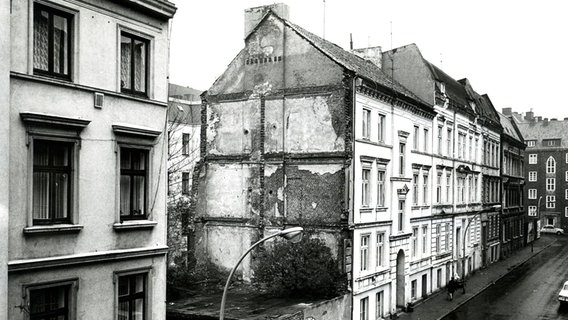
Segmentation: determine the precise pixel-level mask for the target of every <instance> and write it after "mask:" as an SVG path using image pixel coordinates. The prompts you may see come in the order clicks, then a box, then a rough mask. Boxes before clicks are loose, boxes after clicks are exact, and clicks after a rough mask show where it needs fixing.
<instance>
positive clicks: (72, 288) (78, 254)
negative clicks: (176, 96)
mask: <svg viewBox="0 0 568 320" xmlns="http://www.w3.org/2000/svg"><path fill="white" fill-rule="evenodd" d="M0 6H1V7H0V77H2V80H1V81H0V106H1V108H2V116H1V117H0V122H1V123H0V130H1V131H2V132H1V134H0V150H1V152H0V262H1V263H0V297H1V298H0V319H164V317H165V303H164V301H165V293H166V288H165V278H166V256H167V251H168V248H167V245H166V230H167V221H166V197H167V194H166V190H167V188H166V184H167V170H166V161H165V160H166V152H167V132H165V130H166V128H167V123H166V115H167V109H168V67H169V64H168V57H169V43H168V42H169V38H170V19H172V17H173V16H174V13H175V11H176V7H175V6H174V5H173V4H172V3H171V2H168V1H166V0H125V1H107V0H104V1H102V0H82V1H75V0H13V1H0Z"/></svg>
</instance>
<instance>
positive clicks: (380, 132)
mask: <svg viewBox="0 0 568 320" xmlns="http://www.w3.org/2000/svg"><path fill="white" fill-rule="evenodd" d="M377 129H378V131H377V132H378V138H379V141H380V142H384V141H385V115H383V114H379V123H378V128H377Z"/></svg>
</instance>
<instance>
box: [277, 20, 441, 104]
mask: <svg viewBox="0 0 568 320" xmlns="http://www.w3.org/2000/svg"><path fill="white" fill-rule="evenodd" d="M270 12H271V13H272V14H274V15H275V16H277V17H278V18H279V19H281V20H282V21H283V22H284V23H285V24H286V25H287V26H289V27H290V28H292V29H293V30H294V31H296V32H297V33H298V34H299V35H300V36H301V37H303V38H304V39H306V40H307V41H308V42H310V43H311V44H312V45H313V46H314V47H316V48H317V49H319V50H320V51H322V52H323V53H324V54H325V55H327V56H328V57H329V58H330V59H332V60H333V61H335V62H336V63H338V64H339V65H341V66H343V67H344V68H346V69H348V70H350V71H352V72H354V73H355V74H357V75H358V76H360V77H362V78H365V79H368V80H370V81H373V82H375V83H377V84H379V85H381V86H383V87H384V88H386V89H391V90H393V91H395V92H396V93H398V94H400V95H402V96H404V97H406V98H410V99H411V100H413V101H414V102H418V103H419V104H422V105H423V106H426V107H428V108H430V109H431V110H433V108H432V107H431V106H430V105H428V103H426V102H424V101H423V100H421V99H420V98H419V97H418V96H416V95H415V94H414V93H412V92H411V91H410V90H408V89H407V88H405V87H404V86H403V85H401V84H400V83H398V82H396V81H394V80H393V79H392V78H391V77H390V76H389V75H387V74H386V73H385V72H384V71H383V70H382V69H381V68H380V67H379V66H377V65H375V64H374V63H372V62H370V61H368V60H366V59H363V58H361V57H359V56H357V55H356V54H353V53H351V52H348V51H346V50H344V49H343V48H341V47H340V46H338V45H336V44H334V43H332V42H329V41H327V40H325V39H322V38H321V37H319V36H317V35H315V34H313V33H311V32H309V31H307V30H306V29H304V28H302V27H300V26H298V25H296V24H294V23H292V22H290V21H288V20H286V19H283V18H281V17H279V16H278V15H277V14H276V13H274V12H272V11H270Z"/></svg>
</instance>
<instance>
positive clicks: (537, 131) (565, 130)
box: [517, 120, 568, 147]
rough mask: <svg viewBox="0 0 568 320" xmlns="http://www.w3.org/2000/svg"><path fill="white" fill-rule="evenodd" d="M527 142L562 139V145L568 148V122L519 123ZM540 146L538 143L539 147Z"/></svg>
mask: <svg viewBox="0 0 568 320" xmlns="http://www.w3.org/2000/svg"><path fill="white" fill-rule="evenodd" d="M517 126H518V127H519V130H520V131H521V134H522V135H523V138H524V140H525V141H527V140H537V141H542V140H545V139H561V140H562V141H561V145H562V146H563V147H568V121H558V120H552V121H551V120H548V121H531V122H521V123H517ZM539 145H540V144H539V143H537V146H539Z"/></svg>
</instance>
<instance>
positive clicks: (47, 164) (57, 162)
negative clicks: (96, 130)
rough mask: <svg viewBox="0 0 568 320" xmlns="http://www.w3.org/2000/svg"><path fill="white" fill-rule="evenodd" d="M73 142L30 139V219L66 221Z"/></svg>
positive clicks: (68, 218) (53, 221) (49, 221)
mask: <svg viewBox="0 0 568 320" xmlns="http://www.w3.org/2000/svg"><path fill="white" fill-rule="evenodd" d="M72 150H73V143H71V142H62V141H48V140H40V139H36V140H34V143H33V179H32V180H33V200H32V207H33V209H32V210H33V223H34V225H36V224H43V225H45V224H57V223H70V222H71V219H70V216H71V215H70V207H71V173H72V163H73V161H72V154H73V151H72Z"/></svg>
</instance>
